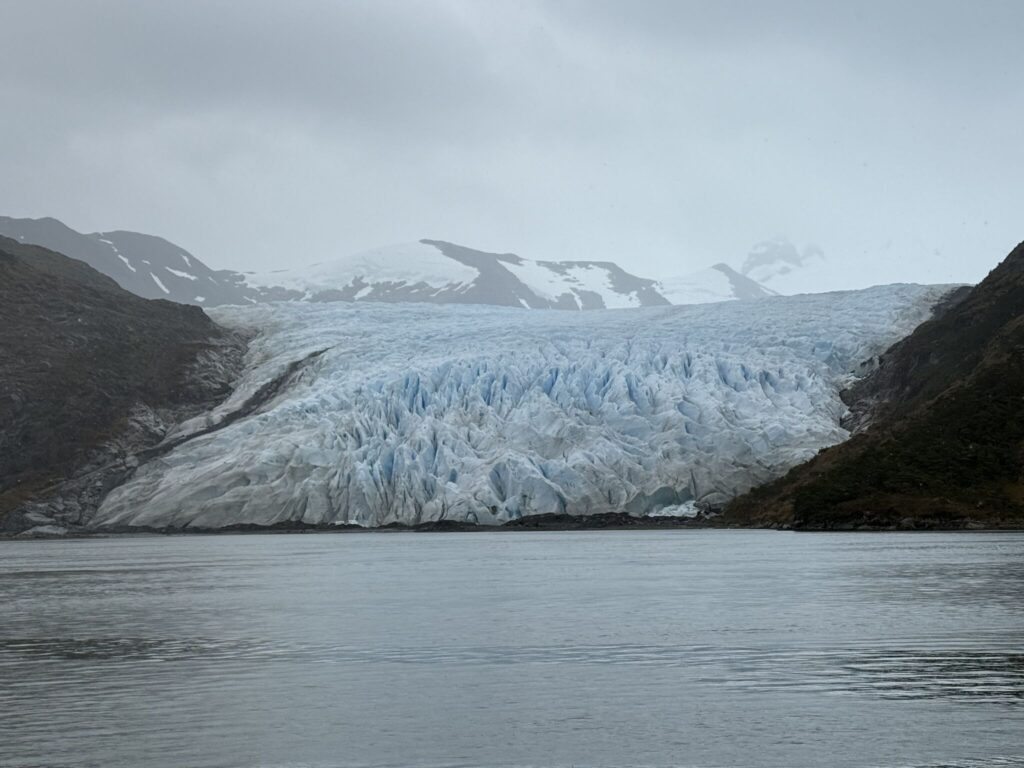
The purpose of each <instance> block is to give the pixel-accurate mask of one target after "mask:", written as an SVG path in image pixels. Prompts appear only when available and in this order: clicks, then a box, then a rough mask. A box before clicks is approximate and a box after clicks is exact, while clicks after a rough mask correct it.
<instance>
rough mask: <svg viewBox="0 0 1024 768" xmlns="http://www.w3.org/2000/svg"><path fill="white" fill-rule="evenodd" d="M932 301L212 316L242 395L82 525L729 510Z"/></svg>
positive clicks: (890, 290)
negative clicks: (240, 360)
mask: <svg viewBox="0 0 1024 768" xmlns="http://www.w3.org/2000/svg"><path fill="white" fill-rule="evenodd" d="M944 292H945V289H944V288H942V287H922V286H914V285H895V286H885V287H879V288H872V289H868V290H865V291H857V292H848V293H836V294H830V295H827V296H823V295H808V296H796V297H773V298H770V299H763V300H752V301H732V302H725V303H719V304H707V305H696V306H681V307H651V308H642V309H630V310H615V311H607V312H523V311H521V310H515V309H505V308H496V307H483V306H445V307H436V306H428V305H424V304H403V305H386V304H352V303H341V302H339V303H330V304H297V303H278V304H263V305H257V306H253V307H248V308H242V307H226V308H221V309H216V310H213V311H211V314H212V315H213V316H214V318H215V319H216V320H217V321H218V322H220V323H222V324H226V325H228V326H231V327H235V328H246V329H250V330H256V331H258V336H257V337H256V338H255V339H254V341H253V342H252V345H251V347H250V351H249V355H248V362H247V368H246V372H245V374H244V375H243V377H242V379H241V381H240V382H239V386H238V388H237V390H236V391H235V393H234V394H233V395H232V396H231V398H230V399H229V400H228V402H226V403H225V404H223V405H222V406H221V407H220V408H218V409H216V410H215V411H213V412H211V413H210V414H207V415H206V416H203V417H200V418H199V419H196V420H193V421H192V422H188V423H186V424H184V425H182V426H181V427H180V428H179V430H178V431H177V432H176V433H175V434H173V435H171V436H170V438H169V439H171V440H175V441H178V440H182V441H184V442H182V443H181V444H180V445H178V446H177V447H176V448H174V449H173V450H170V451H169V452H168V453H167V454H166V455H163V456H162V457H160V458H158V459H155V460H153V461H151V462H150V463H148V464H146V465H144V466H142V467H141V468H140V469H139V471H138V472H137V473H136V475H135V476H134V477H133V478H132V479H131V480H130V481H129V482H128V483H127V484H125V485H123V486H122V487H120V488H118V489H116V490H115V491H114V492H113V493H111V494H110V496H109V497H108V498H107V500H106V501H105V502H104V504H103V506H102V508H101V509H100V512H99V514H98V516H97V518H96V520H95V521H94V523H95V524H96V525H108V524H127V525H149V526H157V527H161V526H178V527H180V526H187V525H193V526H212V527H216V526H223V525H228V524H231V523H258V524H272V523H275V522H279V521H282V520H302V521H305V522H308V523H320V522H336V523H345V522H348V523H358V524H360V525H367V526H377V525H383V524H387V523H391V522H402V523H418V522H423V521H428V520H438V519H455V520H468V521H475V522H479V523H499V522H502V521H505V520H509V519H513V518H517V517H520V516H522V515H530V514H537V513H547V512H568V513H570V514H593V513H601V512H613V511H615V512H619V511H627V512H630V513H633V514H651V513H657V512H659V511H662V510H665V509H666V508H680V507H681V505H682V508H686V509H689V508H690V505H692V504H693V503H697V502H700V503H709V502H710V503H718V502H722V501H724V500H726V499H728V498H730V497H732V496H734V495H735V494H737V493H739V492H741V491H744V490H747V489H748V488H750V487H751V486H752V485H754V484H756V483H759V482H762V481H764V480H767V479H769V478H772V477H775V476H778V475H779V474H781V473H782V472H784V471H785V470H786V469H788V468H789V467H791V466H793V465H795V464H797V463H799V462H801V461H803V460H805V459H807V458H809V457H810V456H812V455H813V454H814V453H815V452H816V451H817V450H818V449H820V448H822V447H825V446H827V445H831V444H834V443H836V442H838V441H840V440H842V439H844V438H845V437H846V436H847V433H846V432H845V431H844V430H843V429H842V428H841V426H840V423H839V420H840V418H841V416H842V415H843V414H844V412H845V410H846V409H845V406H844V405H843V403H842V401H841V400H840V398H839V391H840V389H841V387H842V386H843V385H844V384H845V383H847V382H848V380H849V378H850V376H851V371H853V370H854V369H855V368H856V367H857V365H858V364H859V363H860V362H861V361H863V360H864V359H866V358H869V357H871V356H872V355H874V354H877V353H878V352H880V351H881V350H883V349H885V348H886V347H888V346H889V345H890V344H892V343H893V342H894V341H896V340H897V339H898V338H900V337H902V336H904V335H906V334H907V333H909V332H910V331H911V330H912V329H913V328H914V327H915V326H916V325H918V324H919V323H920V322H921V321H922V320H924V319H925V318H926V317H927V316H928V315H929V313H930V308H931V306H932V305H933V304H935V302H936V301H937V300H938V298H939V297H940V296H941V295H942V294H943V293H944ZM269 382H278V383H279V384H280V389H276V390H268V383H269ZM268 391H270V392H272V397H271V398H270V399H269V400H268V401H267V402H265V403H264V404H263V405H262V406H261V407H260V408H259V409H258V410H257V411H256V412H254V413H252V414H251V415H248V416H245V417H236V416H233V415H232V414H238V413H240V412H241V410H240V409H242V407H243V404H245V403H247V402H252V400H251V399H252V398H253V397H254V396H255V395H257V394H258V393H260V392H262V393H264V394H266V393H267V392H268ZM233 419H234V420H233ZM218 425H219V426H220V427H222V428H220V429H217V430H216V431H212V432H209V433H207V434H200V433H201V432H203V430H208V429H210V428H211V427H217V426H218ZM197 435H198V436H197ZM190 436H192V437H191V439H189V438H190Z"/></svg>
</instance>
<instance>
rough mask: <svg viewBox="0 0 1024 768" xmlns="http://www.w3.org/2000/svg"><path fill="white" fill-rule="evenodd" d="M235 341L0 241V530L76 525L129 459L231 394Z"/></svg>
mask: <svg viewBox="0 0 1024 768" xmlns="http://www.w3.org/2000/svg"><path fill="white" fill-rule="evenodd" d="M243 347H244V343H243V341H242V340H241V339H240V338H239V337H238V336H236V335H234V334H231V333H229V332H227V331H225V330H223V329H221V328H220V327H219V326H217V325H216V324H214V323H213V321H212V320H210V319H209V317H207V316H206V314H205V313H204V312H203V311H202V310H201V309H199V308H198V307H188V306H183V305H181V304H175V303H172V302H169V301H150V300H146V299H143V298H140V297H138V296H135V295H133V294H131V293H129V292H127V291H125V290H123V289H121V288H120V287H118V285H117V284H116V283H115V282H114V281H113V280H111V279H110V278H108V277H106V276H104V275H101V274H99V273H98V272H97V271H95V270H94V269H92V268H91V267H89V266H88V265H86V264H85V263H83V262H81V261H77V260H74V259H69V258H67V257H65V256H62V255H61V254H58V253H55V252H53V251H49V250H47V249H44V248H41V247H38V246H26V245H21V244H19V243H16V242H15V241H13V240H10V239H8V238H3V237H0V529H2V530H7V531H12V530H13V531H17V530H20V529H23V528H29V527H32V526H34V525H66V524H75V523H78V522H83V521H84V518H86V517H87V516H88V514H89V513H90V511H91V510H92V509H94V508H95V506H96V504H97V503H98V501H99V500H100V499H101V498H102V496H103V495H104V494H105V493H106V491H107V490H109V489H110V488H111V487H113V486H114V485H116V484H117V483H118V482H120V481H121V480H123V479H124V478H125V477H126V476H128V475H129V474H130V473H131V471H132V470H133V468H134V465H135V459H134V458H133V455H134V454H135V453H137V452H138V451H139V450H143V449H145V448H147V447H149V446H152V445H154V444H156V443H157V442H159V440H160V439H161V438H162V437H163V435H164V434H165V433H166V431H167V430H168V429H169V427H170V426H171V425H173V424H174V423H176V422H177V421H179V420H181V419H182V418H186V417H188V416H192V415H194V414H196V413H199V412H201V411H204V410H206V409H208V408H210V407H212V405H214V404H216V402H218V401H219V400H220V399H221V398H223V397H224V396H226V395H227V394H228V393H229V391H230V384H231V382H232V380H233V379H234V376H235V375H236V372H237V371H238V370H239V367H240V364H241V357H242V352H243Z"/></svg>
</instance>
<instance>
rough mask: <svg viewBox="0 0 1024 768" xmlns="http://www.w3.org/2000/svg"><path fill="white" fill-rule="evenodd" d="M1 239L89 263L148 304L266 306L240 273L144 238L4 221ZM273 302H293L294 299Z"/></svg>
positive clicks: (48, 221) (49, 222) (45, 221)
mask: <svg viewBox="0 0 1024 768" xmlns="http://www.w3.org/2000/svg"><path fill="white" fill-rule="evenodd" d="M0 235H2V236H6V237H9V238H11V239H12V240H17V241H18V242H19V243H21V244H23V245H29V244H31V245H41V246H43V247H44V248H49V249H50V250H53V251H56V252H58V253H62V254H64V255H66V256H69V257H71V258H73V259H78V260H79V261H84V262H85V263H86V264H88V265H89V266H90V267H92V268H93V269H95V270H96V271H97V272H100V273H101V274H104V275H106V276H107V277H110V278H111V279H113V280H114V281H115V282H116V283H117V284H118V285H119V286H121V287H122V288H124V289H125V290H126V291H130V292H132V293H134V294H135V295H136V296H142V297H143V298H145V299H169V300H170V301H176V302H178V303H180V304H196V305H198V306H206V307H215V306H220V305H222V304H246V303H253V302H255V301H259V300H261V294H265V293H267V292H261V291H257V290H254V289H252V288H250V287H249V286H247V285H245V282H244V280H243V278H242V275H240V274H239V273H237V272H233V271H231V270H229V269H217V270H215V269H210V267H208V266H207V265H206V264H204V263H203V262H202V261H200V260H199V259H197V258H196V257H195V256H193V255H192V254H191V253H189V252H188V251H186V250H185V249H184V248H182V247H181V246H178V245H175V244H174V243H172V242H170V241H168V240H164V239H163V238H162V237H155V236H153V235H144V234H141V233H139V232H122V231H117V232H92V233H90V234H83V233H82V232H77V231H75V230H74V229H71V227H69V226H67V225H66V224H64V223H63V222H60V221H58V220H57V219H52V218H42V219H14V218H10V217H7V216H0ZM271 293H272V294H273V295H270V296H267V298H292V296H291V295H284V294H282V295H277V294H276V293H274V292H271Z"/></svg>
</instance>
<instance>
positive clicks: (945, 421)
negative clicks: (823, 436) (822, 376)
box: [720, 243, 1024, 530]
mask: <svg viewBox="0 0 1024 768" xmlns="http://www.w3.org/2000/svg"><path fill="white" fill-rule="evenodd" d="M942 310H943V311H940V312H938V313H937V315H936V317H935V318H933V319H932V320H930V321H928V322H926V323H923V324H922V325H921V326H920V327H919V328H918V329H917V330H915V331H914V333H912V334H911V335H910V336H908V337H907V338H906V339H904V340H903V341H900V342H899V343H897V344H896V345H894V346H893V347H892V348H890V349H889V350H888V351H887V352H886V353H885V354H884V355H883V356H882V358H881V360H880V361H879V365H878V368H877V370H875V371H874V373H872V374H871V375H870V376H869V377H867V378H866V379H864V380H862V381H861V382H859V383H858V384H857V385H856V386H854V387H853V388H852V389H851V390H849V391H848V392H847V393H845V399H846V400H847V402H848V403H849V405H850V407H851V412H852V414H853V421H852V422H851V426H853V427H855V428H859V429H860V431H859V432H858V433H857V434H855V435H854V436H853V437H852V438H851V439H850V440H849V441H847V442H845V443H843V444H841V445H838V446H835V447H833V448H830V449H827V450H825V451H822V452H821V453H819V455H818V456H817V457H815V458H814V459H812V460H811V461H809V462H807V463H806V464H803V465H801V466H799V467H796V468H795V469H793V470H792V471H791V472H790V473H789V474H787V475H786V476H785V477H783V478H781V479H780V480H777V481H775V482H773V483H770V484H768V485H765V486H762V487H760V488H757V489H755V490H753V491H751V492H750V493H748V494H746V495H745V496H742V497H740V498H738V499H736V500H735V501H734V502H733V503H732V504H731V505H729V507H728V508H727V510H726V511H725V513H724V514H723V515H722V516H721V518H720V522H721V523H723V524H733V525H775V526H787V527H793V528H798V529H799V528H802V529H844V530H846V529H861V528H863V529H889V528H896V529H935V528H981V527H1020V526H1022V525H1024V243H1022V244H1021V245H1018V246H1017V247H1016V248H1015V249H1014V250H1013V251H1012V252H1011V253H1010V255H1009V256H1008V257H1007V258H1006V259H1005V260H1004V261H1003V262H1002V263H1001V264H1000V265H999V266H998V267H996V269H994V270H993V271H992V272H991V273H990V274H989V275H988V277H987V278H986V279H985V280H984V281H982V282H981V283H980V284H979V285H977V286H976V287H975V288H973V289H970V290H969V292H961V293H960V294H955V295H953V296H951V297H950V299H949V300H948V302H947V306H946V307H944V308H942Z"/></svg>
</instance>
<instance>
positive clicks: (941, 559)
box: [0, 531, 1024, 768]
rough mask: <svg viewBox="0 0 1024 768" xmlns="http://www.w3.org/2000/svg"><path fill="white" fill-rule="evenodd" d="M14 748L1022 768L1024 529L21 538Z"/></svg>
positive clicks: (17, 759)
mask: <svg viewBox="0 0 1024 768" xmlns="http://www.w3.org/2000/svg"><path fill="white" fill-rule="evenodd" d="M0 605H2V611H3V614H2V617H3V618H2V624H0V718H2V720H0V765H3V766H103V767H104V768H108V767H110V766H131V767H132V768H138V767H140V766H311V767H312V766H406V765H419V766H521V765H545V766H546V765H559V766H561V765H565V766H569V765H602V766H603V765H607V766H619V765H681V766H716V767H718V766H786V767H787V768H798V767H800V766H814V768H818V767H819V766H830V765H833V766H939V765H956V766H1024V534H916V535H915V534H903V535H901V534H841V535H826V534H819V535H799V534H786V533H771V532H738V531H737V532H731V531H669V532H664V531H662V532H624V531H613V532H607V531H602V532H582V533H580V532H566V533H493V534H491V533H480V534H397V533H385V534H358V535H337V536H330V535H319V536H316V535H274V536H269V535H268V536H218V537H178V538H158V537H155V538H121V539H94V540H79V541H54V542H51V541H45V542H32V541H29V542H11V541H8V542H0Z"/></svg>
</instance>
